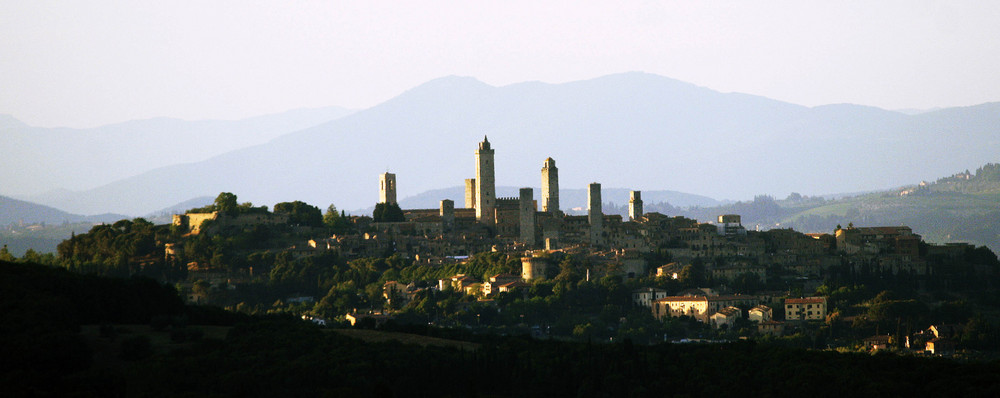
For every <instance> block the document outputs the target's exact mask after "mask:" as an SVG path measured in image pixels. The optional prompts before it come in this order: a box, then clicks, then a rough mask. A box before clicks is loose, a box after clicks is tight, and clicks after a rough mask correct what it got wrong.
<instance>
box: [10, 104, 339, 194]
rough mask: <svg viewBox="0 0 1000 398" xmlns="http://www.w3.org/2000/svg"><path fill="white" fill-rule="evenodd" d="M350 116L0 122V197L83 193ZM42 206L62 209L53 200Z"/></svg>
mask: <svg viewBox="0 0 1000 398" xmlns="http://www.w3.org/2000/svg"><path fill="white" fill-rule="evenodd" d="M350 112H351V111H349V110H346V109H343V108H337V107H329V108H319V109H298V110H292V111H288V112H284V113H279V114H274V115H266V116H259V117H254V118H249V119H244V120H235V121H224V120H202V121H185V120H179V119H168V118H156V119H148V120H135V121H129V122H124V123H118V124H112V125H107V126H101V127H96V128H90V129H71V128H42V127H31V126H28V125H25V124H24V123H21V122H20V121H18V120H17V119H15V118H13V117H12V116H9V115H0V137H2V138H3V139H2V140H0V159H3V163H4V167H2V168H0V188H2V189H3V190H4V191H3V192H0V193H3V194H7V195H19V196H21V197H22V198H24V197H25V196H30V195H34V194H39V193H43V192H50V191H53V190H81V189H90V188H94V187H97V186H100V185H104V184H107V183H110V182H112V181H116V180H119V179H122V178H126V177H131V176H134V175H136V174H139V173H142V172H144V171H148V170H151V169H154V168H157V167H162V166H167V165H172V164H178V163H189V162H197V161H202V160H205V159H207V158H210V157H212V156H215V155H218V154H222V153H226V152H229V151H232V150H234V149H239V148H243V147H246V146H250V145H256V144H262V143H264V142H267V141H268V140H270V139H272V138H275V137H278V136H281V135H283V134H287V133H289V132H292V131H296V130H301V129H303V128H306V127H310V126H315V125H317V124H320V123H324V122H327V121H330V120H333V119H336V118H338V117H341V116H344V115H346V114H349V113H350ZM56 195H58V192H57V193H56ZM47 203H49V204H53V205H55V207H60V208H68V207H64V206H60V205H59V202H58V201H47ZM73 211H77V212H80V213H94V212H95V211H88V210H86V209H73ZM102 211H111V210H102ZM96 212H101V211H96Z"/></svg>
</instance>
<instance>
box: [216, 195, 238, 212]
mask: <svg viewBox="0 0 1000 398" xmlns="http://www.w3.org/2000/svg"><path fill="white" fill-rule="evenodd" d="M239 206H240V204H239V202H238V201H237V200H236V194H233V193H231V192H222V193H220V194H219V196H216V197H215V211H218V212H219V213H227V214H233V213H236V212H237V211H238V209H239Z"/></svg>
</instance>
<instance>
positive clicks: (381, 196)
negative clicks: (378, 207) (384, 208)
mask: <svg viewBox="0 0 1000 398" xmlns="http://www.w3.org/2000/svg"><path fill="white" fill-rule="evenodd" d="M378 180H379V189H378V202H379V203H389V204H395V203H396V175H395V174H392V173H389V172H386V173H382V174H379V176H378Z"/></svg>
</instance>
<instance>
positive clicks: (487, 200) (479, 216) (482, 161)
mask: <svg viewBox="0 0 1000 398" xmlns="http://www.w3.org/2000/svg"><path fill="white" fill-rule="evenodd" d="M493 153H494V152H493V149H491V148H490V140H489V139H487V138H486V136H483V142H480V143H479V149H477V150H476V220H478V221H479V222H481V223H486V224H493V221H494V217H495V216H496V215H495V211H494V209H495V208H496V205H497V196H496V195H497V192H496V180H495V179H494V174H493V172H494V169H493V167H494V164H493Z"/></svg>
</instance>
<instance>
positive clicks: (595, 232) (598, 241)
mask: <svg viewBox="0 0 1000 398" xmlns="http://www.w3.org/2000/svg"><path fill="white" fill-rule="evenodd" d="M589 188H590V189H588V190H587V203H588V207H587V220H588V221H589V222H590V244H591V245H593V246H599V245H603V244H604V212H603V211H602V209H601V207H602V204H601V184H598V183H596V182H595V183H592V184H590V187H589Z"/></svg>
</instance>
